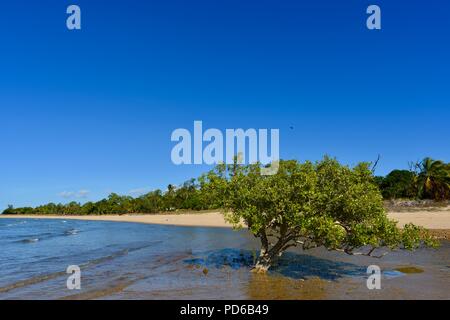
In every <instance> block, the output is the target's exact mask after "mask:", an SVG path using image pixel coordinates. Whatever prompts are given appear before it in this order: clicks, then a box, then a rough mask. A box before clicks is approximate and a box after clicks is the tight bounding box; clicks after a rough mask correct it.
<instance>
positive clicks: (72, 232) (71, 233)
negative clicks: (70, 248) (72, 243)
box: [64, 229, 80, 236]
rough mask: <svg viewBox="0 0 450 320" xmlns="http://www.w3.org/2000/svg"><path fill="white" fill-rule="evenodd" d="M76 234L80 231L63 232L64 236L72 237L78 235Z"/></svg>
mask: <svg viewBox="0 0 450 320" xmlns="http://www.w3.org/2000/svg"><path fill="white" fill-rule="evenodd" d="M78 232H80V230H77V229H70V230H66V231H65V232H64V234H65V235H66V236H73V235H76V234H78Z"/></svg>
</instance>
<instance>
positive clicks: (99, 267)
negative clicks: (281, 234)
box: [0, 219, 450, 299]
mask: <svg viewBox="0 0 450 320" xmlns="http://www.w3.org/2000/svg"><path fill="white" fill-rule="evenodd" d="M0 241H1V250H0V299H450V243H449V242H444V243H443V244H442V247H441V248H439V249H438V250H433V249H421V250H418V251H416V252H414V253H411V252H405V251H397V252H393V253H390V254H389V255H387V256H385V257H383V258H382V259H376V258H369V257H361V256H347V255H344V254H340V253H336V252H329V251H326V250H324V249H314V250H310V251H307V252H302V251H300V250H293V251H291V252H288V253H286V254H285V255H284V256H283V258H282V259H281V260H280V262H279V264H278V265H277V266H276V267H274V268H273V270H272V271H271V272H270V273H269V274H268V275H257V274H253V273H251V272H249V271H250V267H251V264H252V263H253V260H254V257H255V256H256V254H257V249H258V242H257V240H256V239H255V238H254V237H252V236H251V235H250V234H249V233H248V232H246V231H233V230H230V229H226V228H204V227H201V228H198V227H176V226H161V225H145V224H136V223H117V222H102V221H77V220H67V221H63V220H39V219H1V220H0ZM373 264H375V265H378V266H380V268H381V270H382V278H381V289H380V290H368V289H367V286H366V281H367V277H368V275H367V273H366V270H367V267H368V266H369V265H373ZM69 265H79V266H80V268H81V273H82V274H81V287H82V288H81V290H69V289H67V287H66V280H67V277H68V276H69V275H68V274H66V272H65V271H66V268H67V267H68V266H69Z"/></svg>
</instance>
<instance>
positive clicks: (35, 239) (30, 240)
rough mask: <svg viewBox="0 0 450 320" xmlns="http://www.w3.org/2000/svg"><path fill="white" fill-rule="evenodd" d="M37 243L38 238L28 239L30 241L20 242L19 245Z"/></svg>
mask: <svg viewBox="0 0 450 320" xmlns="http://www.w3.org/2000/svg"><path fill="white" fill-rule="evenodd" d="M38 241H39V238H30V239H23V240H20V241H19V242H21V243H35V242H38Z"/></svg>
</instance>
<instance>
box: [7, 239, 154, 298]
mask: <svg viewBox="0 0 450 320" xmlns="http://www.w3.org/2000/svg"><path fill="white" fill-rule="evenodd" d="M27 240H29V239H27ZM22 241H24V240H22ZM160 242H162V241H161V240H157V241H152V242H149V243H146V244H143V245H140V246H135V247H131V248H125V249H122V250H119V251H116V252H113V253H111V254H109V255H107V256H103V257H100V258H97V259H93V260H90V261H87V262H85V263H82V264H80V265H79V266H80V268H81V269H84V268H90V267H93V266H96V265H100V264H102V263H105V262H108V261H111V260H114V259H116V258H119V257H122V256H126V255H127V254H129V253H130V252H133V251H138V250H141V249H144V248H147V247H150V246H153V245H155V244H158V243H160ZM64 275H66V271H65V270H64V271H58V272H54V273H49V274H43V275H38V276H35V277H32V278H30V279H25V280H21V281H18V282H16V283H12V284H10V285H7V286H5V287H0V293H4V292H8V291H11V290H14V289H17V288H21V287H26V286H29V285H34V284H37V283H40V282H44V281H47V280H51V279H55V278H57V277H60V276H64Z"/></svg>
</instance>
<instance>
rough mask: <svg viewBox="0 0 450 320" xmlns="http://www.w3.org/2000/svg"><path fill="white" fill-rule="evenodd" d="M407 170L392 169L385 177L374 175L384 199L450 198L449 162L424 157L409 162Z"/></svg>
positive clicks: (441, 199)
mask: <svg viewBox="0 0 450 320" xmlns="http://www.w3.org/2000/svg"><path fill="white" fill-rule="evenodd" d="M409 167H410V168H409V170H394V171H392V172H391V173H389V174H388V175H387V176H386V177H379V176H377V177H375V178H374V179H375V183H376V184H377V185H378V186H379V188H380V190H381V193H382V195H383V197H384V198H385V199H417V200H423V199H431V200H436V201H443V200H449V199H450V164H449V163H445V162H443V161H440V160H433V159H431V158H425V159H424V160H422V161H420V162H418V163H410V165H409Z"/></svg>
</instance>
